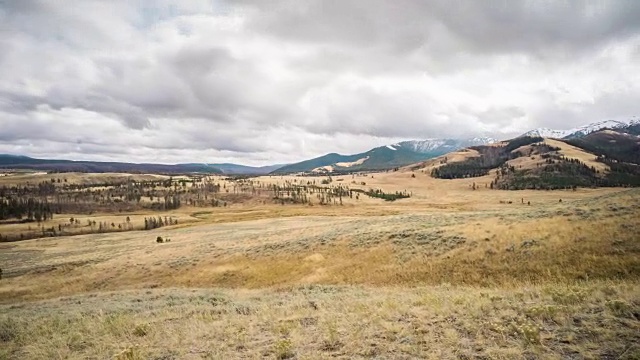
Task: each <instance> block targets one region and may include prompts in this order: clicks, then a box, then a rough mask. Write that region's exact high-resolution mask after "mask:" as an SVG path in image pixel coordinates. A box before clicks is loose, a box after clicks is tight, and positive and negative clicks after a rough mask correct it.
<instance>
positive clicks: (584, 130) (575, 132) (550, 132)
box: [520, 118, 640, 139]
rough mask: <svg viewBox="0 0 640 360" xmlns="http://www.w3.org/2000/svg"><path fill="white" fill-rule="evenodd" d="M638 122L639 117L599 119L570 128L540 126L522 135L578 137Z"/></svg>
mask: <svg viewBox="0 0 640 360" xmlns="http://www.w3.org/2000/svg"><path fill="white" fill-rule="evenodd" d="M638 123H640V119H639V118H631V119H630V120H628V121H626V122H623V121H617V120H604V121H598V122H594V123H591V124H588V125H584V126H580V127H577V128H573V129H568V130H557V129H549V128H538V129H534V130H531V131H527V132H526V133H524V134H522V135H520V137H523V136H540V137H545V138H555V139H564V138H576V137H582V136H585V135H589V134H591V133H592V132H596V131H599V130H602V129H619V128H622V127H625V126H629V125H634V124H638Z"/></svg>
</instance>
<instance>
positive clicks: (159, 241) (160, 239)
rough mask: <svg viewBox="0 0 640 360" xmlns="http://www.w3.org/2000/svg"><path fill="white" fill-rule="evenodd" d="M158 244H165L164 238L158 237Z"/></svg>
mask: <svg viewBox="0 0 640 360" xmlns="http://www.w3.org/2000/svg"><path fill="white" fill-rule="evenodd" d="M156 242H157V243H159V244H160V243H163V242H164V239H163V238H162V236H158V237H157V238H156Z"/></svg>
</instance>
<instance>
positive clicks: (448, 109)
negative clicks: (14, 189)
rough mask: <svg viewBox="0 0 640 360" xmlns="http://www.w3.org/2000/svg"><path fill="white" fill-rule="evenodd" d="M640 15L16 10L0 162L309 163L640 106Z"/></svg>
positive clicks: (3, 88) (5, 69) (452, 9)
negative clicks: (5, 155)
mask: <svg viewBox="0 0 640 360" xmlns="http://www.w3.org/2000/svg"><path fill="white" fill-rule="evenodd" d="M638 18H640V3H637V2H632V1H625V0H619V1H608V2H595V3H594V2H590V1H574V2H550V1H539V2H532V1H508V2H505V1H490V2H475V1H462V0H455V1H426V2H417V1H409V0H399V1H395V2H388V1H381V0H374V1H366V2H364V1H355V0H346V1H321V0H311V1H304V2H301V1H295V0H273V1H266V2H265V1H249V0H242V1H219V2H211V1H208V0H193V1H180V2H177V1H171V0H163V1H153V2H152V1H142V2H135V3H132V2H126V1H108V2H107V1H100V0H88V1H83V2H62V3H54V2H48V1H44V0H41V1H38V0H25V1H9V2H6V1H5V2H0V48H1V49H2V51H0V122H1V124H0V152H12V153H23V154H27V155H34V156H35V155H39V156H47V157H58V156H59V157H64V156H70V157H73V158H82V159H84V158H91V159H98V160H100V159H109V160H113V159H116V160H135V161H154V162H197V161H203V162H204V161H207V162H217V161H240V162H245V163H248V164H264V163H269V162H286V161H297V160H302V159H305V158H308V157H311V156H317V155H321V154H323V153H327V152H333V151H338V152H343V153H348V152H359V151H363V150H367V149H368V148H370V147H373V146H379V145H383V144H387V143H392V142H396V141H399V140H402V139H411V138H428V137H466V136H477V135H491V136H496V137H508V136H511V135H516V134H518V133H519V132H524V131H526V130H529V129H531V128H533V127H538V126H547V127H559V128H568V127H572V126H577V125H582V124H585V123H588V122H591V121H597V120H603V119H609V118H617V119H624V118H628V117H631V116H633V115H638V113H639V112H640V111H639V110H640V109H639V107H640V106H639V105H638V104H637V99H638V98H640V61H638V54H640V53H639V52H638V51H639V50H638V49H640V21H638V20H637V19H638Z"/></svg>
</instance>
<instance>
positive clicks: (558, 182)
mask: <svg viewBox="0 0 640 360" xmlns="http://www.w3.org/2000/svg"><path fill="white" fill-rule="evenodd" d="M543 157H544V158H545V161H544V163H542V164H537V167H536V169H525V170H519V169H516V168H515V167H513V166H507V165H506V164H505V165H504V166H503V167H501V168H500V169H499V170H498V172H497V173H496V178H495V179H494V180H493V182H492V183H491V188H492V189H502V190H523V189H540V190H555V189H575V188H576V187H578V186H581V187H590V186H606V179H604V178H602V177H600V176H599V175H598V174H599V171H598V170H597V169H596V168H595V167H594V166H588V165H586V164H585V163H583V162H581V161H580V160H578V159H570V158H566V157H564V156H561V155H558V154H552V155H550V156H543Z"/></svg>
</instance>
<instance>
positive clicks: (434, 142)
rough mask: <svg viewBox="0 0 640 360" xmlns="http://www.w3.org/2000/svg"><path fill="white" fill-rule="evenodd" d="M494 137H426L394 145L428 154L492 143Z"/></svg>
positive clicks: (494, 140)
mask: <svg viewBox="0 0 640 360" xmlns="http://www.w3.org/2000/svg"><path fill="white" fill-rule="evenodd" d="M495 142H497V140H496V139H493V138H489V137H476V138H472V139H426V140H410V141H403V142H401V143H397V144H394V145H393V146H394V147H402V148H407V149H411V150H412V151H415V152H417V153H420V154H428V153H433V152H442V151H446V152H450V151H455V150H459V149H462V148H466V147H469V146H477V145H486V144H493V143H495Z"/></svg>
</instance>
